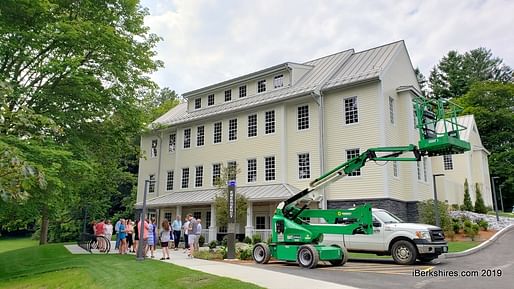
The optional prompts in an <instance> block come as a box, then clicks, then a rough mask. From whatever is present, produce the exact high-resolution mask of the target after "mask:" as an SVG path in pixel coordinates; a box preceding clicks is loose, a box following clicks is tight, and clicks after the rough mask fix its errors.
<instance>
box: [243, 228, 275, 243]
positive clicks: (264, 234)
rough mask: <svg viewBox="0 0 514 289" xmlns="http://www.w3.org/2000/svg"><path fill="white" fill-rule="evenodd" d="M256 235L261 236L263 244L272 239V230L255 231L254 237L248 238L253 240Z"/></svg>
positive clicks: (253, 232) (253, 231)
mask: <svg viewBox="0 0 514 289" xmlns="http://www.w3.org/2000/svg"><path fill="white" fill-rule="evenodd" d="M254 235H259V236H261V240H262V241H263V242H266V241H267V240H268V239H269V238H270V237H271V230H270V229H253V230H252V235H251V236H248V237H250V238H253V236H254Z"/></svg>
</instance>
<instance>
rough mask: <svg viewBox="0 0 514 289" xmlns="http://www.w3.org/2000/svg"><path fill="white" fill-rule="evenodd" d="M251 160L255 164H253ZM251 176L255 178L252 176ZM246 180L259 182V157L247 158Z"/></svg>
mask: <svg viewBox="0 0 514 289" xmlns="http://www.w3.org/2000/svg"><path fill="white" fill-rule="evenodd" d="M251 162H252V163H253V164H251ZM251 176H252V177H253V178H251ZM246 182H247V183H255V182H257V159H256V158H253V159H247V160H246Z"/></svg>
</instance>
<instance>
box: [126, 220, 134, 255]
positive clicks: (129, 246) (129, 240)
mask: <svg viewBox="0 0 514 289" xmlns="http://www.w3.org/2000/svg"><path fill="white" fill-rule="evenodd" d="M125 230H126V231H127V249H128V251H131V250H132V249H134V248H133V247H132V245H133V243H134V242H133V239H132V238H133V236H132V233H134V227H133V226H132V221H131V220H130V219H127V221H126V224H125Z"/></svg>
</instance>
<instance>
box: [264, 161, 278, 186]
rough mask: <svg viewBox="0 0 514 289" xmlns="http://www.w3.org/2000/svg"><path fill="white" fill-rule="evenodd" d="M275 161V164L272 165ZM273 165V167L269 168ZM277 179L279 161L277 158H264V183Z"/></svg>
mask: <svg viewBox="0 0 514 289" xmlns="http://www.w3.org/2000/svg"><path fill="white" fill-rule="evenodd" d="M271 161H273V163H271ZM268 165H270V166H271V165H272V167H268ZM268 176H269V178H268ZM276 179H277V161H276V158H275V156H267V157H264V181H266V182H273V181H275V180H276Z"/></svg>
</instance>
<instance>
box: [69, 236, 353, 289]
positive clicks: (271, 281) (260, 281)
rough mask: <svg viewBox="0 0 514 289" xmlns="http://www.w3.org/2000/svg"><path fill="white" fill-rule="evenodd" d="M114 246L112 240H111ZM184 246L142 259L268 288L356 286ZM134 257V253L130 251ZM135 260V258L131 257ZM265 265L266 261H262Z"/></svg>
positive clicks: (74, 251) (77, 251)
mask: <svg viewBox="0 0 514 289" xmlns="http://www.w3.org/2000/svg"><path fill="white" fill-rule="evenodd" d="M112 245H113V246H112V248H114V244H112ZM65 247H66V249H68V250H69V251H70V253H72V254H89V252H87V251H85V250H84V249H82V248H80V247H79V246H77V245H65ZM183 252H184V250H183V249H179V250H178V251H174V250H170V260H159V259H160V258H161V257H162V250H161V249H158V250H157V251H156V252H155V258H154V259H151V258H147V259H146V260H145V261H143V262H152V261H160V262H166V263H172V264H175V265H178V266H182V267H187V268H191V269H193V270H198V271H202V272H205V273H209V274H213V275H217V276H221V277H228V278H233V279H237V280H241V281H244V282H249V283H253V284H256V285H259V286H262V287H265V288H269V289H288V288H295V289H302V288H306V289H318V288H320V289H321V288H322V289H355V288H356V287H351V286H345V285H339V284H336V283H331V282H325V281H320V280H315V279H310V278H305V277H301V276H295V275H291V274H285V273H280V272H275V271H271V270H265V269H260V268H257V267H254V266H247V265H237V264H230V263H229V262H221V261H207V260H203V259H197V258H194V259H191V258H188V257H187V254H186V253H183ZM116 253H117V252H116V251H114V250H111V253H110V254H116ZM131 255H133V256H134V259H135V258H136V257H135V255H134V254H131ZM134 262H136V261H135V260H134ZM262 266H266V265H262ZM305 270H316V269H305Z"/></svg>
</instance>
